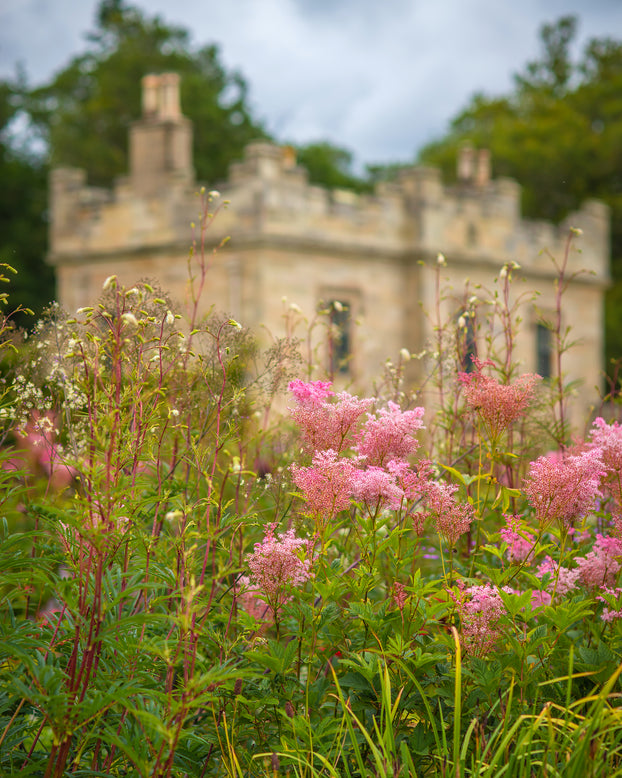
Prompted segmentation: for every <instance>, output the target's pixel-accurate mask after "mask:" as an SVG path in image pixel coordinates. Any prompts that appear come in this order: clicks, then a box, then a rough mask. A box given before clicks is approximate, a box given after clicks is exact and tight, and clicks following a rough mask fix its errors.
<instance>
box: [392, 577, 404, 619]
mask: <svg viewBox="0 0 622 778" xmlns="http://www.w3.org/2000/svg"><path fill="white" fill-rule="evenodd" d="M391 600H392V604H393V605H395V607H396V608H399V610H400V613H403V611H404V606H405V605H406V602H407V600H408V592H407V591H406V587H405V586H404V584H403V583H400V582H399V581H395V583H394V584H393V597H392V598H391Z"/></svg>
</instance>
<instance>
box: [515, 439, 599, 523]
mask: <svg viewBox="0 0 622 778" xmlns="http://www.w3.org/2000/svg"><path fill="white" fill-rule="evenodd" d="M604 475H605V469H604V465H603V461H602V459H601V453H600V449H592V450H590V451H584V452H582V453H581V454H578V455H576V456H573V455H567V456H562V457H559V456H558V455H553V456H547V457H538V459H537V460H536V461H535V462H532V463H531V464H530V465H529V472H528V474H527V477H526V478H525V480H524V482H523V488H524V491H525V494H526V495H527V499H528V500H529V502H530V503H531V505H532V506H533V508H534V510H535V512H536V518H537V519H538V521H539V522H540V523H541V524H550V523H552V522H553V521H558V522H559V523H560V524H561V525H563V526H565V527H566V528H568V529H569V528H570V527H572V524H573V522H574V521H575V520H576V519H578V518H581V517H583V516H585V515H586V514H587V513H589V511H591V510H593V509H594V506H595V503H596V499H597V498H598V497H599V496H600V481H601V478H602V477H603V476H604Z"/></svg>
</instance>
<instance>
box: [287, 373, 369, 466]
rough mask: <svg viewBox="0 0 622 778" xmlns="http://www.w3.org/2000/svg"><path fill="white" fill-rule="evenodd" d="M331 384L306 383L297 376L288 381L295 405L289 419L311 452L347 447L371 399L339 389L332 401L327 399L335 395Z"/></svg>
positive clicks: (339, 449) (323, 382) (320, 382)
mask: <svg viewBox="0 0 622 778" xmlns="http://www.w3.org/2000/svg"><path fill="white" fill-rule="evenodd" d="M330 386H331V384H330V382H328V381H310V382H308V383H305V382H304V381H301V380H300V379H297V380H296V381H291V383H290V384H289V390H290V391H291V392H292V394H293V395H294V398H295V400H296V405H295V406H294V407H293V408H291V409H290V410H291V414H292V418H293V419H294V421H295V422H296V424H298V426H299V427H300V429H301V431H302V436H303V440H304V442H305V444H306V446H307V448H308V450H310V451H326V450H327V449H332V450H333V451H336V452H337V453H340V452H341V451H343V450H344V449H345V448H347V447H348V446H349V445H350V443H351V441H352V435H353V433H354V430H355V428H356V425H357V422H358V420H359V419H360V417H361V416H362V415H363V414H364V413H365V412H366V411H367V410H369V408H370V406H371V404H372V402H373V401H372V400H367V399H360V398H358V397H354V396H352V395H351V394H348V392H340V393H339V394H338V395H336V399H335V402H327V400H328V398H329V397H335V393H334V392H332V391H331V390H330Z"/></svg>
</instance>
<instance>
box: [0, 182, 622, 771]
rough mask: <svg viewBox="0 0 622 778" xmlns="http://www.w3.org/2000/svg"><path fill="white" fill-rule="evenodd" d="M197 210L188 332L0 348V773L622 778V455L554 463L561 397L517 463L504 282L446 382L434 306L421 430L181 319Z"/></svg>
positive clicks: (454, 355)
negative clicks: (468, 354) (486, 340)
mask: <svg viewBox="0 0 622 778" xmlns="http://www.w3.org/2000/svg"><path fill="white" fill-rule="evenodd" d="M218 203H219V198H218V197H217V195H216V193H209V194H206V193H203V194H202V195H201V208H202V212H201V217H200V220H199V221H198V224H199V226H198V228H197V229H196V240H195V244H194V248H193V252H192V253H191V257H190V260H189V270H190V273H189V277H190V284H189V292H188V301H187V306H186V311H185V313H184V311H183V306H181V305H179V304H176V303H175V301H172V300H170V299H168V298H167V296H166V295H165V294H164V293H162V292H161V291H160V290H158V289H157V288H156V287H155V285H153V284H150V283H148V282H141V283H139V284H136V285H135V286H134V287H132V288H130V289H126V288H124V287H123V286H122V285H121V284H120V282H119V280H118V279H116V278H114V277H111V278H109V279H107V281H106V283H105V284H104V287H105V288H104V289H103V290H102V297H101V299H100V300H99V301H94V302H93V305H92V306H91V307H88V308H85V309H82V310H81V311H80V312H79V313H77V314H76V315H74V316H69V315H67V314H64V313H63V312H61V311H60V310H59V309H58V308H57V307H55V308H54V309H52V310H51V311H50V313H49V315H48V317H47V318H46V319H45V321H43V322H42V323H41V324H39V325H37V327H36V328H35V329H34V331H33V333H32V334H31V335H29V336H28V337H27V338H26V339H25V340H23V342H20V340H19V337H18V335H17V333H16V332H15V331H13V330H11V328H10V317H5V318H4V330H3V332H2V334H1V336H0V349H2V351H3V352H4V353H5V354H6V355H7V358H6V359H5V370H4V377H3V383H2V385H1V390H0V425H1V440H2V442H3V445H2V449H0V460H1V465H2V466H1V467H0V486H1V490H0V498H1V502H2V521H1V523H0V535H1V543H0V597H1V598H2V609H1V610H0V614H1V615H0V667H1V668H2V672H1V673H0V773H2V774H6V775H15V774H18V773H19V774H24V775H41V776H44V778H51V777H52V776H59V777H60V776H64V775H72V774H76V775H84V776H88V775H92V776H96V775H97V776H121V775H137V776H143V777H144V778H147V777H148V776H158V777H161V778H164V777H165V776H179V777H180V778H181V776H235V777H236V778H241V777H242V776H249V778H250V777H254V776H276V775H292V776H300V778H303V776H304V777H305V778H307V777H309V778H319V777H320V776H321V777H324V776H327V777H329V776H330V778H337V777H340V776H347V777H349V778H354V777H355V776H356V778H362V777H363V776H387V777H388V776H392V777H393V778H394V777H395V776H414V775H421V776H448V775H453V776H476V775H478V776H483V775H490V776H492V775H497V774H502V772H503V770H505V774H507V775H521V776H522V775H525V776H531V775H539V774H555V775H562V774H563V775H576V776H579V775H580V776H583V775H594V776H600V775H605V774H612V775H614V774H617V773H619V772H620V770H622V757H621V756H620V755H621V754H622V734H621V733H622V714H621V712H620V711H621V708H620V680H619V679H620V675H621V673H622V620H621V619H622V616H621V614H622V594H621V592H622V586H621V581H620V575H621V571H622V532H621V520H620V504H621V498H620V495H621V492H620V468H621V466H622V461H621V455H620V451H622V443H621V439H622V438H621V433H620V429H621V427H620V426H619V424H618V422H616V421H612V422H606V421H605V420H604V419H603V418H598V419H596V420H595V421H594V422H593V425H592V427H591V431H590V434H589V435H588V436H587V439H586V440H585V441H582V442H578V443H576V444H575V445H574V446H573V447H570V446H569V445H568V437H567V434H566V433H564V435H563V436H562V434H561V433H562V432H563V430H562V428H564V429H566V428H567V424H568V418H569V417H568V414H567V403H566V400H567V398H566V395H565V394H564V392H565V389H564V384H563V382H562V383H561V384H560V383H559V382H555V383H554V386H553V392H554V398H553V399H554V403H553V406H549V410H548V413H550V414H553V415H552V416H550V417H549V418H551V419H553V420H554V422H553V427H554V435H553V436H549V437H548V438H544V437H542V435H540V434H531V433H530V429H531V430H533V429H535V428H536V427H535V426H533V425H532V426H530V423H531V422H532V420H533V419H532V418H528V416H529V417H537V416H538V414H543V413H546V412H547V411H543V408H545V407H546V406H545V405H543V404H542V403H539V401H538V398H539V396H540V395H541V394H542V393H544V392H546V391H547V390H548V389H550V387H547V386H546V385H545V382H541V381H539V380H538V378H537V377H536V376H534V375H531V374H521V371H520V366H518V365H517V364H515V363H514V361H513V359H514V357H513V343H514V338H515V333H514V331H513V328H514V326H515V324H516V322H517V317H516V316H515V312H514V309H513V308H512V303H511V302H510V296H509V291H508V290H509V286H508V285H509V283H510V281H511V276H512V274H513V273H516V272H517V270H518V268H515V267H512V268H506V272H505V275H501V276H500V289H501V292H500V293H499V294H498V295H497V297H496V298H493V299H494V300H495V304H494V305H492V306H491V307H490V310H489V315H490V316H492V317H494V318H495V321H496V322H497V323H498V322H499V321H501V322H502V323H503V328H504V332H503V333H502V337H501V338H500V341H501V344H502V345H503V349H502V350H501V351H500V352H499V353H496V352H495V348H496V346H495V348H493V340H494V338H493V335H492V334H491V336H490V348H489V353H487V354H486V355H485V356H484V355H482V357H481V358H480V359H478V360H477V361H475V362H474V368H475V369H474V370H473V371H471V372H468V371H466V370H465V365H464V363H463V357H464V354H463V353H462V352H461V351H460V349H459V348H458V347H457V341H456V340H455V337H454V340H453V342H451V346H449V347H448V346H447V344H448V342H450V341H451V332H452V331H453V332H454V335H455V330H456V322H455V319H454V318H452V319H451V320H448V321H443V320H442V311H443V307H442V306H441V305H440V303H439V304H438V305H436V306H435V310H434V312H433V316H434V317H436V320H435V322H436V323H435V326H436V329H435V330H434V343H432V344H430V348H429V351H431V352H435V351H436V352H438V353H436V358H437V363H436V364H435V365H434V366H433V368H434V369H433V375H432V378H431V379H430V381H428V382H427V389H429V387H430V386H431V385H432V384H434V383H435V382H436V385H437V389H438V390H439V394H438V395H437V399H438V402H439V406H437V407H436V408H435V407H434V406H433V405H432V401H431V400H430V401H429V402H428V401H427V400H426V403H427V407H426V408H425V410H424V408H423V407H419V406H416V405H414V404H413V403H412V402H411V400H412V395H410V394H408V393H407V392H406V391H402V388H401V387H402V383H401V382H402V381H403V374H402V371H401V370H400V371H399V375H398V373H396V374H395V376H394V379H395V380H393V379H392V380H390V381H387V382H386V383H384V384H379V385H378V387H379V390H378V391H377V392H375V394H374V396H371V397H359V396H358V395H357V394H356V393H355V391H354V389H353V388H352V387H350V391H349V392H346V391H340V390H338V389H337V388H336V387H335V386H333V384H332V383H331V381H330V376H327V375H322V374H321V372H317V371H315V370H314V369H313V363H312V359H311V357H310V355H309V354H307V355H306V359H305V358H303V357H302V356H300V355H297V353H296V352H297V349H298V347H299V346H300V345H301V344H302V347H303V349H304V348H307V347H308V343H309V342H310V341H307V340H305V339H302V340H301V341H296V340H294V339H285V340H280V341H274V342H273V343H271V344H269V345H268V348H267V350H262V349H261V348H260V346H259V345H258V343H257V341H256V340H255V338H254V337H253V335H252V333H249V332H247V331H246V330H244V328H243V326H242V325H241V324H240V323H238V322H237V321H235V320H234V319H232V318H231V317H230V316H228V315H226V314H215V313H212V314H211V315H209V316H207V317H202V316H201V315H200V314H199V311H200V305H199V303H200V298H201V290H202V288H203V287H204V285H205V283H207V279H208V276H209V264H210V254H209V251H208V246H209V240H208V237H207V235H208V229H209V225H210V223H211V221H212V219H213V217H214V215H215V213H216V211H217V210H218ZM444 262H445V260H444V258H443V259H442V261H440V260H439V262H438V263H437V281H438V283H437V289H438V292H439V294H440V293H441V281H440V279H441V273H442V271H443V268H444ZM562 267H563V265H562ZM564 279H565V277H563V278H562V279H561V280H560V286H559V287H558V291H559V290H561V289H562V287H563V285H564V283H565V280H564ZM472 297H473V295H472V294H471V293H470V292H469V294H468V297H467V298H466V299H465V300H464V301H463V306H464V307H463V314H464V313H466V312H469V315H470V316H472V321H473V322H474V323H476V324H477V326H482V327H485V326H487V325H486V306H485V305H484V303H482V301H481V300H479V299H478V300H471V298H472ZM470 300H471V302H469V301H470ZM559 302H560V305H561V291H560V295H559ZM467 303H468V305H467ZM467 308H468V311H467ZM288 315H291V316H293V315H296V316H298V314H297V313H296V312H295V311H290V313H289V314H288ZM452 316H453V314H452ZM496 327H497V324H494V325H490V329H489V332H490V333H493V332H494V331H495V328H496ZM452 328H453V330H452ZM458 334H460V333H458ZM562 335H563V333H561V330H560V331H559V336H560V340H561V339H562ZM564 342H565V341H564ZM458 345H459V344H458ZM463 345H464V344H463ZM508 353H509V356H508ZM561 353H562V354H563V349H561ZM9 355H10V358H8V356H9ZM400 359H405V357H403V355H400ZM409 359H410V355H409ZM400 364H401V363H400ZM560 364H561V363H560ZM562 367H563V365H562ZM560 374H561V373H560ZM424 383H425V381H424V382H422V385H421V387H420V388H422V389H423V384H424ZM382 386H384V388H385V390H386V391H381V390H380V387H382ZM560 386H561V391H562V395H560V394H559V392H560ZM286 391H287V392H288V394H284V393H285V392H286ZM420 396H422V397H427V398H429V397H430V393H429V391H428V392H427V394H426V393H425V392H424V393H422V394H421V395H420ZM286 398H289V399H286ZM288 403H289V404H290V408H289V412H287V413H286V414H285V415H284V416H283V415H281V416H279V415H277V414H276V413H275V411H274V407H275V406H280V407H281V408H285V407H286V406H287V404H288ZM540 421H541V422H542V426H545V425H546V417H542V418H541V419H540ZM551 440H553V441H554V442H555V449H554V450H551ZM512 744H514V745H513V746H512Z"/></svg>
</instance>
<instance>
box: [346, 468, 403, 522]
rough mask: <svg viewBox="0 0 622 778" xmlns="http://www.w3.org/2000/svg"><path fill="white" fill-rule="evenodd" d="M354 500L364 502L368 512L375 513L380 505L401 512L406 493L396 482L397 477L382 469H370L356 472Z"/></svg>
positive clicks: (353, 481)
mask: <svg viewBox="0 0 622 778" xmlns="http://www.w3.org/2000/svg"><path fill="white" fill-rule="evenodd" d="M352 492H353V495H354V499H355V500H358V501H361V502H364V503H365V505H366V506H367V509H368V511H370V513H373V512H374V511H375V509H376V508H377V507H379V505H386V506H387V507H389V508H391V510H394V511H396V510H399V509H400V507H401V505H402V502H403V500H404V492H403V490H402V489H400V487H399V486H398V485H397V484H396V482H395V476H394V475H392V474H391V473H390V472H387V471H386V470H384V468H382V467H373V466H372V467H368V468H366V469H365V470H355V471H354V473H353V477H352Z"/></svg>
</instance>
